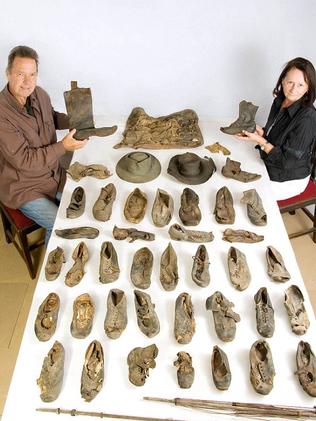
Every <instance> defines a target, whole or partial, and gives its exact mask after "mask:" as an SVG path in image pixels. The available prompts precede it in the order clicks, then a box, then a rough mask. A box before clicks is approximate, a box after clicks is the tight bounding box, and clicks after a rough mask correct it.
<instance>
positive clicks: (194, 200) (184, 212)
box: [179, 187, 202, 226]
mask: <svg viewBox="0 0 316 421" xmlns="http://www.w3.org/2000/svg"><path fill="white" fill-rule="evenodd" d="M199 202H200V199H199V196H198V195H197V194H196V193H195V191H193V190H192V189H189V188H188V187H186V188H185V189H184V190H183V192H182V194H181V206H180V209H179V217H180V219H181V221H182V223H183V225H185V226H194V225H198V224H199V223H200V221H201V218H202V214H201V210H200V208H199Z"/></svg>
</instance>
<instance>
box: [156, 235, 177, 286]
mask: <svg viewBox="0 0 316 421" xmlns="http://www.w3.org/2000/svg"><path fill="white" fill-rule="evenodd" d="M159 279H160V282H161V285H162V287H163V289H165V290H166V291H173V290H174V289H175V288H176V286H177V285H178V280H179V274H178V258H177V254H176V252H175V250H174V248H173V247H172V244H171V243H169V244H168V247H167V248H166V250H165V251H164V252H163V253H162V255H161V260H160V278H159Z"/></svg>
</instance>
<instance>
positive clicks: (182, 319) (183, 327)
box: [174, 292, 195, 344]
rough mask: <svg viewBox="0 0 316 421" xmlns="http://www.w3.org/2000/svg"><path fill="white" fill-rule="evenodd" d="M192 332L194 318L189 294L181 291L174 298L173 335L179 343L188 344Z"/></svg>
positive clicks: (193, 331) (193, 330)
mask: <svg viewBox="0 0 316 421" xmlns="http://www.w3.org/2000/svg"><path fill="white" fill-rule="evenodd" d="M194 333H195V319H194V310H193V304H192V301H191V296H190V295H189V294H187V293H186V292H183V293H182V294H180V295H179V296H178V298H177V300H176V307H175V317H174V336H175V338H176V341H177V342H178V343H179V344H188V343H190V342H191V340H192V337H193V335H194Z"/></svg>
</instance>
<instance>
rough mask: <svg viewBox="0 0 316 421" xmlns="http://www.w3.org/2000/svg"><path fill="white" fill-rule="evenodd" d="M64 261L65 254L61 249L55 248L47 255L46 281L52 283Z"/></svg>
mask: <svg viewBox="0 0 316 421" xmlns="http://www.w3.org/2000/svg"><path fill="white" fill-rule="evenodd" d="M65 261H66V259H65V254H64V250H63V249H62V248H60V247H56V248H55V249H54V250H52V251H51V252H50V253H49V255H48V257H47V262H46V265H45V278H46V280H47V281H54V280H55V279H56V278H58V276H59V274H60V271H61V267H62V265H63V263H65Z"/></svg>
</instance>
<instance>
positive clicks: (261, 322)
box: [254, 287, 274, 338]
mask: <svg viewBox="0 0 316 421" xmlns="http://www.w3.org/2000/svg"><path fill="white" fill-rule="evenodd" d="M254 299H255V303H256V321H257V330H258V332H259V333H260V335H262V336H264V337H265V338H271V337H272V336H273V333H274V310H273V307H272V303H271V300H270V297H269V294H268V291H267V288H265V287H262V288H260V289H259V290H258V291H257V293H256V295H255V296H254Z"/></svg>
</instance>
